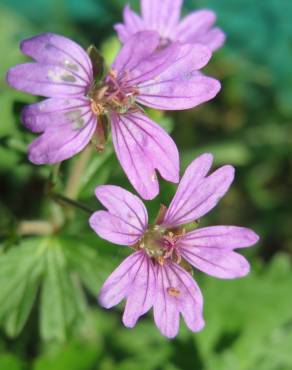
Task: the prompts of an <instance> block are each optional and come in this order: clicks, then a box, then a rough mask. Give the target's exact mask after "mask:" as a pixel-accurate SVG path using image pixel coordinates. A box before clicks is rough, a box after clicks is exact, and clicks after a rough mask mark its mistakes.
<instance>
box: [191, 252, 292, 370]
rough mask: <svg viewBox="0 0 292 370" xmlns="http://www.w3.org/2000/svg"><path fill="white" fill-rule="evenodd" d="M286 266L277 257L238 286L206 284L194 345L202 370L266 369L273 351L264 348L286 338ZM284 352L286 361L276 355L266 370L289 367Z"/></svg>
mask: <svg viewBox="0 0 292 370" xmlns="http://www.w3.org/2000/svg"><path fill="white" fill-rule="evenodd" d="M287 262H288V261H287V257H286V256H278V257H277V258H275V259H274V260H273V262H272V263H271V265H270V266H268V268H266V269H264V270H262V271H259V272H257V273H256V272H253V273H252V274H251V275H250V276H248V277H247V278H244V279H238V280H236V281H230V282H228V281H220V280H215V279H211V278H206V279H204V282H205V284H201V285H202V287H203V289H202V290H203V294H204V298H205V319H206V323H207V325H206V328H205V329H204V331H202V332H201V333H200V334H198V336H197V341H196V342H197V344H198V345H199V348H200V353H201V355H202V356H203V358H204V363H205V364H206V369H210V370H213V369H214V368H216V370H217V369H218V370H229V369H230V370H232V369H237V370H249V369H259V368H263V369H264V368H265V367H262V366H263V364H264V363H266V360H265V359H266V357H267V356H268V354H269V353H270V350H271V348H272V347H273V346H269V345H268V343H269V342H270V343H271V344H272V343H274V342H277V338H278V339H279V340H280V342H282V343H283V342H284V341H285V338H287V339H288V338H289V336H290V335H291V324H290V325H289V326H287V325H288V323H291V322H292V311H291V305H292V299H291V294H290V292H291V286H292V275H291V265H290V264H289V263H287ZM218 292H219V294H218ZM278 348H279V350H280V344H279V346H278ZM283 350H284V349H283ZM285 351H286V357H283V356H282V355H280V354H279V357H278V359H277V361H276V362H275V363H274V365H273V366H272V367H270V368H269V369H273V370H277V369H280V368H281V369H282V368H283V369H284V368H285V369H286V368H287V369H288V368H289V366H290V363H289V362H287V349H285ZM285 358H286V360H285ZM288 363H289V366H288V365H287V364H288Z"/></svg>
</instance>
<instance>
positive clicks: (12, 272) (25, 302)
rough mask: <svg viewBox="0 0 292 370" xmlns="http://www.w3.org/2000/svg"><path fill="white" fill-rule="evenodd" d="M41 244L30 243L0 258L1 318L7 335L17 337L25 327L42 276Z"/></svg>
mask: <svg viewBox="0 0 292 370" xmlns="http://www.w3.org/2000/svg"><path fill="white" fill-rule="evenodd" d="M42 269H43V265H42V243H41V241H40V239H38V238H37V239H27V240H26V241H24V242H22V243H21V245H19V246H18V247H13V248H11V249H10V250H9V251H8V252H7V253H6V254H3V255H1V257H0V301H1V305H0V318H1V320H4V319H5V328H6V331H7V334H8V335H10V336H12V337H14V336H16V335H17V334H18V333H19V332H20V331H21V329H22V328H23V325H24V324H25V322H26V320H27V317H28V315H29V312H30V310H31V307H32V305H33V302H34V300H35V296H36V292H37V287H38V284H39V282H40V279H41V274H42Z"/></svg>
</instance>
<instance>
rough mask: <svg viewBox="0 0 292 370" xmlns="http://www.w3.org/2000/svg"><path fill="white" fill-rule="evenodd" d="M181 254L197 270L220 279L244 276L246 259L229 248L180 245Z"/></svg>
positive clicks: (246, 268)
mask: <svg viewBox="0 0 292 370" xmlns="http://www.w3.org/2000/svg"><path fill="white" fill-rule="evenodd" d="M180 252H181V256H182V257H183V258H184V259H185V260H186V261H188V262H189V263H190V264H191V265H193V266H194V267H196V268H197V269H198V270H200V271H203V272H205V273H206V274H208V275H211V276H215V277H217V278H221V279H235V278H239V277H242V276H246V275H247V274H248V273H249V270H250V266H249V263H248V261H247V260H246V259H245V258H244V257H243V256H241V255H240V254H238V253H235V252H233V251H231V250H228V249H227V250H224V249H220V248H206V247H196V246H192V247H187V246H185V247H182V248H180Z"/></svg>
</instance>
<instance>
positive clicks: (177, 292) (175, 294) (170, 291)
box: [166, 287, 180, 297]
mask: <svg viewBox="0 0 292 370" xmlns="http://www.w3.org/2000/svg"><path fill="white" fill-rule="evenodd" d="M166 291H167V293H168V294H169V295H170V296H171V297H179V296H180V290H178V289H176V288H173V287H170V288H167V289H166Z"/></svg>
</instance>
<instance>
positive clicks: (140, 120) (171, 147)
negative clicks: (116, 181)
mask: <svg viewBox="0 0 292 370" xmlns="http://www.w3.org/2000/svg"><path fill="white" fill-rule="evenodd" d="M111 123H112V137H113V144H114V147H115V151H116V154H117V157H118V159H119V161H120V163H121V165H122V167H123V169H124V171H125V173H126V174H127V176H128V178H129V180H130V182H131V184H132V185H133V186H134V188H135V189H136V190H137V192H138V193H139V194H140V195H141V196H142V197H143V198H144V199H153V198H154V197H155V196H156V195H157V194H158V192H159V185H158V181H157V177H156V173H155V169H157V170H158V171H159V173H160V174H161V176H162V177H163V178H164V179H165V180H167V181H171V182H178V180H179V154H178V150H177V147H176V145H175V143H174V142H173V140H172V139H171V137H170V136H169V135H168V134H167V133H166V132H165V131H164V130H163V129H162V128H161V127H160V126H158V125H157V124H156V123H155V122H153V121H151V120H150V119H149V118H148V117H147V116H145V115H144V114H142V113H140V112H135V113H130V112H129V113H127V114H124V115H117V114H114V113H112V114H111Z"/></svg>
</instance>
